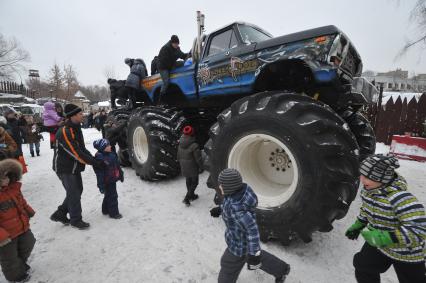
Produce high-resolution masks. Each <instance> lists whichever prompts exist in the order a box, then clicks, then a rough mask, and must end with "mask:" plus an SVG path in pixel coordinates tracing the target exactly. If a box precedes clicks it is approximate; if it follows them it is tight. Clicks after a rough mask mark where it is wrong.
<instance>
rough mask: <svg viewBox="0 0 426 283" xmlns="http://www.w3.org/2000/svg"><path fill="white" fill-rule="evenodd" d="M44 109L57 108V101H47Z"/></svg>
mask: <svg viewBox="0 0 426 283" xmlns="http://www.w3.org/2000/svg"><path fill="white" fill-rule="evenodd" d="M43 107H44V110H47V111H48V110H55V103H53V102H52V101H48V102H46V103H45V104H44V105H43Z"/></svg>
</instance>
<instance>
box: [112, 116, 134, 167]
mask: <svg viewBox="0 0 426 283" xmlns="http://www.w3.org/2000/svg"><path fill="white" fill-rule="evenodd" d="M130 116H131V111H130V110H127V109H115V110H112V111H110V112H109V113H108V118H107V121H108V120H110V119H112V120H113V121H114V123H115V124H120V123H123V122H126V123H128V121H129V118H130ZM117 143H118V147H119V148H118V152H117V155H118V160H119V162H120V165H121V166H123V167H129V166H131V165H132V164H131V162H130V159H129V153H128V147H127V127H125V128H124V129H123V131H122V133H120V139H119V140H118V142H117Z"/></svg>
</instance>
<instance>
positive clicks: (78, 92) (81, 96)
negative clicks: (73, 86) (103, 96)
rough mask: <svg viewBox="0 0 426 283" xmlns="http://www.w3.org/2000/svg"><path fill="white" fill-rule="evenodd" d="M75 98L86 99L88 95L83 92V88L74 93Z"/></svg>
mask: <svg viewBox="0 0 426 283" xmlns="http://www.w3.org/2000/svg"><path fill="white" fill-rule="evenodd" d="M74 98H80V99H86V96H85V95H84V93H83V92H81V90H79V91H77V92H76V93H75V94H74Z"/></svg>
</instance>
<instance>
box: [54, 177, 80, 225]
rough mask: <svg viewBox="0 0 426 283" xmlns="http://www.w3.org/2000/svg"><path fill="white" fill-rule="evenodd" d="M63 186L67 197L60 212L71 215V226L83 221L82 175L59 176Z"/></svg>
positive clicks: (60, 207)
mask: <svg viewBox="0 0 426 283" xmlns="http://www.w3.org/2000/svg"><path fill="white" fill-rule="evenodd" d="M58 176H59V179H60V180H61V182H62V185H63V186H64V188H65V191H66V196H65V199H64V201H63V202H62V204H61V205H60V206H59V207H58V210H59V211H60V212H62V213H64V214H65V215H66V214H67V213H69V214H70V222H71V224H74V223H77V222H79V221H80V220H82V217H81V194H82V193H83V180H82V179H81V173H77V174H58Z"/></svg>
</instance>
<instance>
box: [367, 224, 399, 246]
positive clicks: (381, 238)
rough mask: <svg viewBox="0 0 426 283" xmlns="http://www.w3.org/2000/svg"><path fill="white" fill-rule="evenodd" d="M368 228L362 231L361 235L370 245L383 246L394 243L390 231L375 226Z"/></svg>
mask: <svg viewBox="0 0 426 283" xmlns="http://www.w3.org/2000/svg"><path fill="white" fill-rule="evenodd" d="M368 229H369V230H367V231H362V232H361V235H362V237H364V239H365V240H366V241H367V243H368V244H370V246H372V247H376V248H383V247H387V246H389V245H392V244H393V243H394V242H393V240H392V237H391V234H390V233H389V232H388V231H382V230H378V229H375V228H373V227H368Z"/></svg>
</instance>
